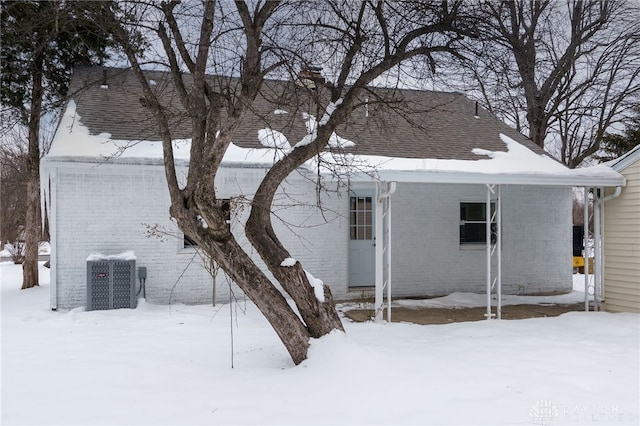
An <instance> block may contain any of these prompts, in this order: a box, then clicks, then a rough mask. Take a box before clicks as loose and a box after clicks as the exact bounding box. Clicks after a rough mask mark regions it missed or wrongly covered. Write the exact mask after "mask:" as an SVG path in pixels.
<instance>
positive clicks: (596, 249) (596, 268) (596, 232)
mask: <svg viewBox="0 0 640 426" xmlns="http://www.w3.org/2000/svg"><path fill="white" fill-rule="evenodd" d="M599 198H600V189H599V188H594V195H593V310H594V311H598V310H599V300H598V299H599V296H598V291H599V289H600V265H599V264H598V261H599V259H600V203H598V199H599Z"/></svg>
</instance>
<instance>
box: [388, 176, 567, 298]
mask: <svg viewBox="0 0 640 426" xmlns="http://www.w3.org/2000/svg"><path fill="white" fill-rule="evenodd" d="M485 200H486V190H485V187H484V185H444V184H438V185H417V184H398V187H397V191H396V193H395V194H394V195H393V196H392V219H393V225H392V229H393V234H392V253H393V261H392V271H393V275H392V283H393V293H394V295H398V296H400V295H406V296H409V295H410V296H417V295H425V294H426V295H443V294H449V293H451V292H455V291H467V292H484V291H485V285H486V284H485V283H486V252H485V250H484V246H482V247H470V246H460V242H459V241H460V240H459V232H460V231H459V223H460V203H461V202H485ZM502 208H503V213H502V219H503V229H502V249H503V256H502V264H503V274H502V283H503V290H504V292H505V293H509V294H535V293H544V292H551V291H568V290H570V288H571V285H572V284H571V283H572V280H571V265H572V264H571V255H572V253H571V193H570V189H564V188H552V187H548V188H539V187H527V186H508V187H503V188H502ZM494 266H495V265H494Z"/></svg>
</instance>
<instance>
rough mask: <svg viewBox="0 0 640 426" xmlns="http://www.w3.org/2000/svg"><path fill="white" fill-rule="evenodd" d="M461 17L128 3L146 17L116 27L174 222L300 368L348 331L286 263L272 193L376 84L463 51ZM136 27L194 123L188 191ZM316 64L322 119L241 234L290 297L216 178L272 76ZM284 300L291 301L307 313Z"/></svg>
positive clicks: (317, 5) (341, 6) (380, 7)
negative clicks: (222, 202)
mask: <svg viewBox="0 0 640 426" xmlns="http://www.w3.org/2000/svg"><path fill="white" fill-rule="evenodd" d="M464 12H465V9H464V4H463V3H462V2H459V1H452V2H415V1H407V2H388V1H382V0H380V1H364V2H342V1H325V2H316V1H293V2H279V1H261V0H259V1H251V2H244V1H240V0H238V1H236V2H235V3H234V4H230V3H227V2H220V3H216V2H214V1H205V2H204V3H203V4H194V3H188V4H182V3H180V2H178V1H172V2H166V3H162V4H160V5H157V4H154V3H151V4H149V5H146V6H145V7H141V5H140V3H136V4H132V8H131V9H130V10H128V11H127V16H132V15H134V14H136V13H137V14H138V15H137V16H139V17H140V18H141V19H140V20H138V21H137V22H134V23H132V24H126V23H124V22H123V21H122V20H120V22H121V25H120V26H119V28H120V31H119V32H118V33H117V34H118V41H119V42H120V43H121V44H122V46H123V47H124V49H125V51H126V52H127V56H128V58H129V61H130V63H131V67H132V69H133V70H134V71H135V72H136V73H137V76H138V80H139V82H140V85H141V88H142V91H143V92H144V97H145V103H146V105H148V106H149V108H150V109H151V110H152V111H153V112H154V114H155V116H156V119H157V125H158V128H159V130H160V134H161V136H162V142H163V150H164V165H165V173H166V177H167V182H168V186H169V193H170V197H171V207H170V214H171V216H172V217H174V218H175V219H176V221H177V224H178V226H179V227H180V229H181V230H182V231H183V232H184V233H185V234H186V235H188V236H189V237H190V238H191V239H192V240H193V241H195V242H196V243H197V244H198V246H199V247H200V249H201V250H203V251H204V252H205V253H207V255H208V256H210V257H211V258H213V259H214V260H215V262H216V263H217V264H218V265H219V266H220V267H221V268H222V269H223V270H224V272H225V273H226V274H227V276H229V277H230V278H231V279H233V281H234V282H235V283H236V284H237V285H238V286H239V287H240V288H241V289H242V290H243V291H244V292H245V293H246V294H247V296H248V297H249V298H250V299H251V300H252V301H253V302H254V303H255V304H256V305H257V307H258V308H259V309H260V311H261V312H262V313H263V314H264V315H265V317H266V318H267V319H268V320H269V322H270V323H271V325H272V326H273V328H274V329H275V331H276V333H277V334H278V336H279V337H280V339H281V340H282V342H283V343H284V345H285V347H286V348H287V350H288V351H289V354H290V355H291V358H292V359H293V361H294V362H295V363H296V364H297V363H299V362H301V361H302V360H304V359H305V358H306V356H307V349H308V346H309V339H310V338H311V337H320V336H322V335H325V334H327V333H329V332H330V331H332V330H335V329H338V330H341V329H342V324H341V322H340V319H339V317H338V315H337V313H336V310H335V306H334V304H333V300H332V296H331V291H330V289H329V287H327V286H326V285H325V286H324V287H323V295H322V297H316V295H315V293H314V289H313V287H312V286H311V285H310V283H309V279H308V277H307V275H306V273H305V271H304V269H303V267H302V265H301V264H300V263H299V262H296V263H295V265H293V266H283V264H282V263H283V260H285V259H287V258H289V257H291V255H290V253H289V252H288V251H287V249H286V248H285V247H284V246H283V244H282V243H281V241H280V240H279V238H278V236H277V235H276V233H275V231H274V229H273V226H272V222H271V221H272V215H271V211H272V203H273V200H274V195H275V193H276V191H277V189H278V187H279V186H280V184H281V183H282V182H283V180H284V179H285V178H286V177H287V176H289V175H290V174H291V173H292V172H293V171H294V170H296V169H297V168H298V167H300V166H301V165H302V164H304V163H305V162H306V161H307V160H309V159H311V158H313V157H316V156H318V155H319V153H321V152H323V150H324V149H325V147H327V144H328V141H329V138H330V137H331V135H332V134H333V133H334V131H335V129H336V128H337V127H338V126H339V125H340V124H343V123H345V122H346V120H347V119H348V117H349V115H350V114H351V112H352V111H353V110H354V109H355V108H356V107H357V106H358V105H359V103H360V102H362V98H361V96H362V95H363V94H364V93H365V91H366V90H367V88H368V86H369V85H370V84H371V83H372V82H373V81H374V80H375V79H376V78H378V77H380V76H383V75H384V74H385V73H387V72H389V71H390V70H393V69H394V68H395V67H397V66H398V65H400V64H401V63H403V62H405V61H411V60H416V59H418V58H421V59H422V60H423V61H424V59H425V58H427V60H428V61H429V62H430V63H431V64H433V65H435V63H436V62H437V59H438V56H439V55H441V54H455V53H456V47H457V43H458V42H459V41H460V39H461V38H462V35H463V34H465V33H466V32H467V31H468V30H469V28H468V27H467V26H466V25H465V23H466V21H465V20H464V19H463V18H464V15H463V13H464ZM114 21H116V22H117V21H118V18H117V17H114ZM194 22H198V25H199V27H198V28H195V27H194V26H193V25H194ZM130 25H133V26H135V28H138V29H139V30H140V31H142V32H145V31H150V30H153V31H154V32H155V34H156V36H157V39H158V40H159V42H160V43H161V45H162V50H163V51H162V56H161V58H156V59H155V62H156V63H158V62H160V61H162V62H163V65H164V67H165V69H167V70H168V71H169V72H170V74H171V77H172V83H173V85H174V86H175V88H176V90H177V92H178V94H179V100H180V104H181V106H182V108H183V109H184V111H186V114H187V117H188V119H189V120H190V123H191V128H192V133H191V135H192V138H191V157H190V162H189V171H188V176H187V181H186V184H185V185H184V186H181V185H179V183H178V178H177V176H176V169H175V164H174V157H173V150H172V144H171V140H172V126H171V113H170V111H171V106H170V105H167V104H163V103H162V99H161V97H160V96H158V94H157V93H156V92H155V91H154V87H153V86H152V85H150V84H149V81H148V80H147V78H146V77H145V73H144V71H143V69H142V66H143V65H144V60H145V59H144V57H143V55H142V53H143V52H141V51H139V50H137V49H136V48H135V45H134V43H131V39H130V34H131V31H129V29H130V28H131V26H130ZM152 44H153V43H152ZM158 59H160V61H159V60H158ZM422 63H424V62H422ZM309 64H315V65H321V66H323V67H325V68H326V69H327V70H328V73H329V76H330V80H331V81H330V82H324V81H323V78H321V77H320V78H317V77H318V76H315V75H313V74H310V75H308V76H307V77H309V78H303V79H302V80H301V83H302V85H303V86H306V87H307V88H308V92H307V95H308V96H309V97H311V98H312V99H313V100H314V102H315V103H316V104H317V105H318V106H317V111H318V117H322V119H319V120H318V125H317V128H316V129H314V131H310V132H309V133H310V134H309V135H307V136H306V137H305V138H304V139H303V143H299V144H298V145H297V146H295V147H294V149H292V150H291V151H290V152H289V153H288V154H287V155H284V156H283V157H282V158H281V159H280V160H278V161H276V162H275V164H274V165H273V167H271V169H270V170H269V171H268V172H267V174H266V176H265V177H264V179H263V180H262V182H261V184H260V185H259V188H258V190H257V192H256V194H255V196H254V198H253V199H252V200H251V201H250V206H249V208H250V214H249V219H248V221H247V223H246V228H245V229H246V231H245V232H246V236H247V238H248V239H249V241H250V242H251V244H252V245H253V247H254V248H255V250H256V252H257V253H258V254H259V255H260V257H261V259H262V260H263V261H264V263H265V264H266V266H267V268H268V270H269V272H271V274H272V275H273V276H274V277H275V279H276V280H277V281H278V283H279V284H280V286H281V287H282V289H284V292H285V293H281V292H280V290H278V288H277V287H276V286H275V285H274V284H273V283H272V282H271V281H270V280H269V278H268V277H267V275H266V271H263V270H261V269H260V268H259V267H258V266H257V264H256V263H255V262H254V260H253V259H252V258H251V257H250V256H249V255H248V254H247V253H246V252H245V251H244V250H243V249H242V247H241V246H240V244H239V243H238V242H237V241H236V239H235V237H234V235H233V234H232V233H231V232H230V231H229V229H228V227H227V226H226V222H225V216H224V213H223V212H222V211H221V208H220V207H219V205H218V203H217V199H216V190H215V187H214V179H215V176H216V173H217V171H218V168H219V166H220V163H221V161H222V157H223V155H224V153H225V151H226V150H227V148H228V147H229V145H230V143H231V140H232V138H233V137H234V135H235V132H236V131H237V129H238V127H239V125H240V123H241V122H242V120H243V119H244V118H245V116H246V114H247V112H248V111H250V110H251V108H252V104H253V102H254V101H255V99H256V97H257V96H258V95H259V94H261V92H265V91H267V89H266V88H267V87H268V86H269V83H268V81H266V80H265V79H266V77H267V76H279V77H282V76H284V75H287V77H288V78H289V79H291V78H294V79H297V78H298V75H297V74H298V71H299V70H300V68H306V67H307V66H308V65H309ZM208 74H217V76H216V77H212V76H210V75H208ZM220 74H222V76H221V75H220ZM232 76H233V77H235V78H230V77H232ZM312 83H313V84H312ZM314 89H317V90H314ZM320 89H322V90H320ZM203 222H204V223H205V224H206V226H203V224H202V223H203ZM285 294H286V295H288V296H289V297H290V298H291V299H292V300H293V301H294V302H295V305H296V308H297V311H298V312H299V314H300V316H298V314H296V312H294V310H293V309H292V308H291V307H290V306H289V304H288V303H287V301H286V299H285Z"/></svg>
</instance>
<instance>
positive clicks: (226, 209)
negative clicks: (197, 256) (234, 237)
mask: <svg viewBox="0 0 640 426" xmlns="http://www.w3.org/2000/svg"><path fill="white" fill-rule="evenodd" d="M217 203H218V206H219V207H220V208H221V209H222V213H223V214H224V218H225V221H226V222H227V229H229V230H230V229H231V199H229V198H223V199H219V200H217ZM183 247H184V248H190V247H198V244H197V243H196V242H195V241H193V240H192V239H191V238H190V237H189V236H188V235H184V238H183Z"/></svg>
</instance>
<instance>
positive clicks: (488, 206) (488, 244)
mask: <svg viewBox="0 0 640 426" xmlns="http://www.w3.org/2000/svg"><path fill="white" fill-rule="evenodd" d="M486 187H487V204H486V206H485V207H486V210H485V216H486V227H485V232H486V238H487V241H486V252H487V313H486V317H487V319H488V320H490V319H491V186H490V185H486Z"/></svg>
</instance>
